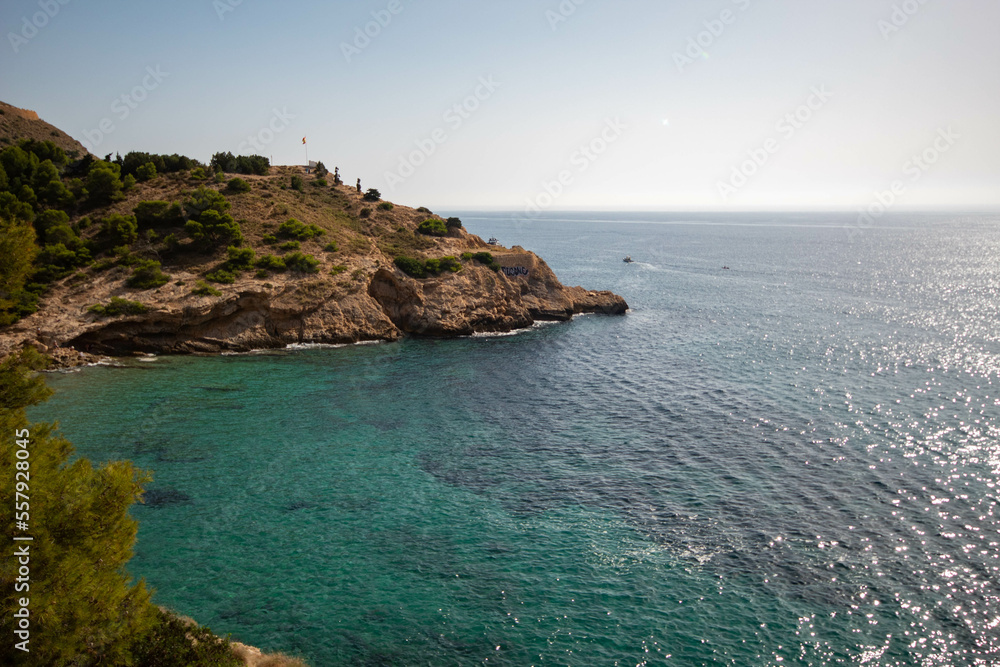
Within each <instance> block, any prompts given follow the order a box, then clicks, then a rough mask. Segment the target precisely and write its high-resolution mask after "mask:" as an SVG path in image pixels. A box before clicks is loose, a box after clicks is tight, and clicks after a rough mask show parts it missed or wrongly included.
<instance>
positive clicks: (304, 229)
mask: <svg viewBox="0 0 1000 667" xmlns="http://www.w3.org/2000/svg"><path fill="white" fill-rule="evenodd" d="M324 234H326V232H325V231H324V230H322V229H320V228H319V227H317V226H316V225H305V224H303V223H301V222H299V221H298V220H296V219H295V218H291V219H289V220H287V221H285V222H283V223H281V226H280V227H278V236H279V237H281V238H283V239H297V240H299V241H308V240H309V239H312V238H316V237H319V236H323V235H324Z"/></svg>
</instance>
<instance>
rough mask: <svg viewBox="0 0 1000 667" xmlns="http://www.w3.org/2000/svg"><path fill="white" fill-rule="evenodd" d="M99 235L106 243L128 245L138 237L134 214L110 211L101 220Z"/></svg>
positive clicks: (137, 226)
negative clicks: (109, 213)
mask: <svg viewBox="0 0 1000 667" xmlns="http://www.w3.org/2000/svg"><path fill="white" fill-rule="evenodd" d="M101 236H102V237H104V239H105V240H106V242H107V244H108V245H111V246H123V245H124V246H129V245H131V244H132V243H135V240H136V239H137V238H139V225H138V223H136V221H135V216H134V215H121V214H119V213H112V214H111V215H109V216H108V217H106V218H104V219H103V220H101Z"/></svg>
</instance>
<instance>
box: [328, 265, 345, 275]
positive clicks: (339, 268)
mask: <svg viewBox="0 0 1000 667" xmlns="http://www.w3.org/2000/svg"><path fill="white" fill-rule="evenodd" d="M346 270H347V267H346V266H344V265H343V264H335V265H334V266H331V267H330V275H331V276H339V275H340V274H341V273H343V272H344V271H346Z"/></svg>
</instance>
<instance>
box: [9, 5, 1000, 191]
mask: <svg viewBox="0 0 1000 667" xmlns="http://www.w3.org/2000/svg"><path fill="white" fill-rule="evenodd" d="M46 11H47V13H46ZM998 26H1000V2H997V1H996V0H947V1H946V0H905V1H904V0H837V1H836V2H829V1H827V2H821V1H819V0H706V1H697V2H696V1H693V0H692V1H670V0H659V1H652V0H616V1H615V2H611V1H610V0H603V1H602V0H562V2H560V0H503V2H501V1H499V0H493V1H490V2H487V1H485V0H424V1H423V2H418V1H417V0H375V1H361V0H357V1H354V2H346V1H339V2H338V1H330V0H326V1H319V0H309V1H300V2H297V1H286V2H280V3H279V2H264V1H263V0H171V1H170V2H152V1H151V0H131V1H129V2H125V1H121V0H120V1H117V2H112V1H111V0H41V1H39V0H4V2H3V3H2V5H0V27H2V29H3V32H4V34H5V38H4V43H3V44H2V45H0V99H2V100H4V101H6V102H8V103H10V104H14V105H16V106H21V107H26V108H30V109H34V110H36V111H38V112H39V114H40V115H41V116H42V118H44V119H45V120H48V121H49V122H51V123H53V124H55V125H57V126H59V127H60V128H62V129H64V130H66V131H67V132H69V133H70V134H72V135H73V136H75V137H76V138H78V139H80V140H82V141H84V142H85V143H87V144H88V145H89V146H90V147H91V148H92V150H93V151H94V152H95V153H97V154H99V155H104V154H106V153H113V152H115V151H120V152H121V153H123V154H124V153H125V152H127V151H129V150H146V151H151V152H163V153H173V152H179V153H183V154H187V155H190V156H192V157H196V158H198V159H201V160H205V161H207V160H208V159H209V158H210V157H211V155H212V154H213V153H214V152H216V151H226V150H228V151H232V152H234V153H239V152H242V153H247V154H252V153H260V154H263V155H267V156H273V159H274V162H275V163H277V164H292V163H302V162H304V160H305V159H306V154H305V150H304V149H305V147H303V145H302V137H303V136H306V137H307V138H308V156H309V158H310V159H313V160H316V159H319V160H323V161H324V163H325V164H326V165H327V166H328V167H329V168H331V169H332V168H333V167H334V166H339V167H340V169H341V171H342V173H343V175H344V177H345V179H346V180H348V181H349V182H351V183H353V182H354V179H355V178H357V177H359V176H360V177H361V178H362V180H363V185H364V186H365V187H366V188H367V187H377V188H379V189H380V190H381V191H382V193H383V195H384V196H385V197H386V198H387V199H391V200H394V201H396V202H399V203H402V204H408V205H413V206H420V205H427V206H437V207H465V208H469V207H500V208H514V209H524V208H526V207H528V206H529V205H532V204H533V205H536V206H538V207H539V208H546V209H551V210H558V209H571V208H588V207H595V208H610V209H616V208H632V209H649V210H653V209H665V210H671V209H682V210H692V209H720V210H740V209H760V208H764V209H774V210H778V209H810V208H848V209H851V210H857V209H860V208H864V207H868V206H869V205H872V204H873V203H874V202H877V201H878V199H879V197H881V198H882V200H883V201H885V202H888V203H890V204H891V206H893V207H895V208H896V209H899V210H903V209H909V208H920V207H937V208H963V209H967V208H997V207H1000V38H998V36H997V30H998ZM366 32H367V34H366ZM102 123H103V128H104V130H102V129H101V128H102ZM109 129H110V131H106V130H109ZM914 158H916V159H914ZM894 185H895V187H896V192H895V193H892V192H891V190H892V189H893V186H894Z"/></svg>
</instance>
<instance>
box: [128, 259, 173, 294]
mask: <svg viewBox="0 0 1000 667" xmlns="http://www.w3.org/2000/svg"><path fill="white" fill-rule="evenodd" d="M160 268H161V267H160V263H159V262H157V261H156V260H154V259H144V260H142V261H140V262H139V263H138V264H136V266H135V270H134V271H133V272H132V275H131V277H129V279H128V280H126V281H125V284H126V285H128V286H129V287H132V288H134V289H153V288H154V287H161V286H163V285H166V284H167V283H168V282H170V276H168V275H167V274H165V273H163V271H161V270H160Z"/></svg>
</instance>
